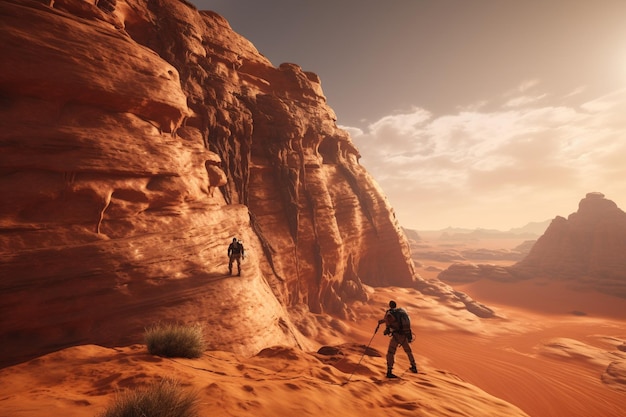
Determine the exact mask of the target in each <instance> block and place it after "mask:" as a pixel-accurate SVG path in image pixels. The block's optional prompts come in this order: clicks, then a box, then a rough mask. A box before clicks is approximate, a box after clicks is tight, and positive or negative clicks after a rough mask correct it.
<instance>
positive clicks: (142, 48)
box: [0, 0, 431, 363]
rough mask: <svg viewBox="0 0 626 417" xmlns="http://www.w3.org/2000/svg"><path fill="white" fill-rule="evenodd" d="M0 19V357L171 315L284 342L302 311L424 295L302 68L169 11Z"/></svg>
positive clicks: (228, 346) (140, 3)
mask: <svg viewBox="0 0 626 417" xmlns="http://www.w3.org/2000/svg"><path fill="white" fill-rule="evenodd" d="M0 15H2V19H1V21H0V35H1V38H2V42H0V54H1V55H2V57H3V58H2V60H1V61H0V122H1V124H2V126H3V129H2V130H1V131H0V146H1V148H2V153H1V156H0V192H1V193H2V204H1V205H0V309H1V312H2V317H3V320H2V321H1V322H0V335H2V337H3V340H10V341H11V342H10V343H7V344H5V345H4V346H3V350H2V355H1V356H2V359H1V360H2V361H3V363H11V362H15V361H18V360H20V359H21V358H25V357H29V356H33V355H36V354H40V353H43V352H47V351H51V350H54V349H58V348H60V347H64V346H69V345H72V344H76V343H97V344H102V345H108V346H114V345H116V344H122V343H128V342H137V341H141V340H140V339H141V337H142V330H143V328H144V327H145V326H147V325H149V324H151V323H152V322H154V321H159V320H172V319H176V320H179V321H182V322H189V321H199V322H201V323H204V324H206V327H207V333H209V329H210V336H208V337H207V339H208V340H207V342H208V344H209V348H215V349H222V350H230V351H234V352H237V353H241V354H254V353H256V352H258V351H259V350H260V349H261V348H263V347H265V346H268V345H272V344H285V345H290V346H304V345H305V344H306V341H305V340H304V339H303V338H302V337H301V335H300V333H299V332H298V330H297V323H296V324H294V323H295V319H296V318H297V317H298V314H299V313H300V312H302V311H305V312H306V311H311V312H315V313H332V314H337V315H340V316H343V317H345V316H348V315H349V314H350V311H349V309H347V307H346V302H348V301H352V300H365V299H367V294H366V291H365V289H364V287H363V285H364V284H369V285H395V286H417V287H419V286H420V285H426V286H428V287H430V286H431V284H426V283H424V282H422V281H421V280H420V278H419V277H418V276H417V275H416V274H415V272H414V268H413V264H412V262H411V259H410V252H409V248H408V244H407V242H406V239H405V237H404V235H403V233H402V231H401V229H400V227H399V225H398V223H397V221H396V219H395V216H394V213H393V211H392V209H391V207H390V206H389V203H388V202H387V200H386V198H385V197H384V195H383V193H382V192H381V190H380V189H379V187H378V186H377V185H376V184H375V182H374V181H373V180H372V179H371V178H370V176H369V175H368V173H367V172H366V171H365V170H364V169H363V168H362V167H361V166H360V165H359V163H358V159H359V153H358V151H357V149H356V148H355V147H354V145H353V144H352V142H351V140H350V138H349V136H348V134H347V133H346V132H345V131H343V130H341V129H338V128H337V126H336V123H335V115H334V113H333V111H332V110H331V109H330V108H329V107H328V106H327V104H326V99H325V97H324V95H323V93H322V88H321V84H320V80H319V78H318V77H317V76H316V75H315V74H312V73H309V72H305V71H303V70H302V69H301V68H300V67H298V66H297V65H294V64H282V65H280V66H279V67H277V68H276V67H274V66H273V65H272V64H271V63H270V62H269V61H268V60H267V59H266V58H265V57H263V56H262V55H261V54H260V53H259V52H258V51H257V50H256V49H255V48H254V46H253V45H252V44H251V43H250V42H249V41H247V40H246V39H244V38H242V37H241V36H240V35H238V34H237V33H235V32H233V31H232V30H231V28H230V27H229V25H228V23H227V22H226V21H225V20H224V19H223V18H222V17H220V16H218V15H216V14H214V13H211V12H199V11H198V10H196V9H195V8H194V7H193V6H191V5H189V4H186V3H185V2H180V1H175V0H150V1H146V0H117V1H115V0H100V1H97V2H85V1H83V0H56V1H54V2H49V1H37V0H5V1H2V2H0ZM233 236H236V237H238V238H241V239H242V240H243V242H244V244H245V246H246V249H247V255H248V256H247V257H246V260H245V261H244V274H243V277H241V278H236V277H233V278H231V277H227V276H225V274H226V271H227V259H226V249H227V246H228V243H229V242H230V240H231V239H232V238H233ZM294 311H295V312H298V314H296V313H293V312H294ZM289 312H292V314H290V313H289ZM231 313H232V314H231ZM229 317H236V319H232V318H229ZM242 318H244V319H243V320H242ZM138 338H139V340H138Z"/></svg>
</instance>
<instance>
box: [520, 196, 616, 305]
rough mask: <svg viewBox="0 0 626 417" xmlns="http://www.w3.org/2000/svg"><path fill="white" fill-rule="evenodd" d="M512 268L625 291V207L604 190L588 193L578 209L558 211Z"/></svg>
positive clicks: (579, 283)
mask: <svg viewBox="0 0 626 417" xmlns="http://www.w3.org/2000/svg"><path fill="white" fill-rule="evenodd" d="M511 269H512V272H513V273H515V274H517V275H522V276H537V275H540V276H547V277H553V278H556V279H566V280H570V281H572V282H576V283H577V284H578V285H579V286H582V287H590V288H596V289H599V290H601V291H603V292H606V293H608V294H612V295H619V296H622V297H626V213H624V212H623V211H622V210H621V209H619V208H618V207H617V205H616V204H615V203H614V202H613V201H611V200H608V199H606V198H605V197H604V195H603V194H602V193H597V192H595V193H589V194H587V196H586V197H585V198H584V199H582V200H581V201H580V204H579V205H578V211H577V212H576V213H572V214H570V215H569V216H568V218H567V219H565V218H563V217H556V218H555V219H554V220H553V221H552V223H551V224H550V226H549V227H548V229H547V230H546V232H545V234H544V235H543V236H541V237H540V238H539V240H538V241H537V242H536V243H535V245H534V246H533V248H532V249H531V251H530V253H529V254H528V255H527V256H526V257H525V258H524V259H523V260H522V261H520V262H518V263H517V264H516V265H514V266H513V267H512V268H511Z"/></svg>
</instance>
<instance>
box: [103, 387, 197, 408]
mask: <svg viewBox="0 0 626 417" xmlns="http://www.w3.org/2000/svg"><path fill="white" fill-rule="evenodd" d="M197 416H198V395H197V393H196V392H191V391H185V390H184V389H183V388H182V387H181V386H180V384H179V383H178V382H177V381H174V380H171V379H163V380H161V381H159V382H155V383H154V384H152V385H150V386H148V387H144V388H139V389H136V390H132V391H124V392H121V393H119V394H117V396H116V397H115V399H114V400H113V402H112V403H111V404H110V405H109V407H108V408H107V409H106V410H105V411H104V412H103V413H102V414H100V417H197Z"/></svg>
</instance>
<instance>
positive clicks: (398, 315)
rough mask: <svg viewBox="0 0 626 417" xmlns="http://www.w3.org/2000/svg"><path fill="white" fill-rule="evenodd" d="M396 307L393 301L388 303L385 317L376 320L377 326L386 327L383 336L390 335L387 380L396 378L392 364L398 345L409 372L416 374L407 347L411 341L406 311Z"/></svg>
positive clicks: (411, 355)
mask: <svg viewBox="0 0 626 417" xmlns="http://www.w3.org/2000/svg"><path fill="white" fill-rule="evenodd" d="M396 307H397V305H396V302H395V301H393V300H392V301H389V310H387V312H385V317H384V318H382V319H381V320H378V324H379V325H380V324H383V323H385V324H386V325H387V327H386V328H385V331H384V332H383V334H384V335H385V336H386V335H391V340H390V341H389V348H388V349H387V378H397V376H395V375H394V374H393V364H394V357H395V355H396V349H397V348H398V345H401V346H402V348H403V349H404V351H405V352H406V355H407V356H408V358H409V362H411V368H409V369H410V371H411V372H413V373H414V374H416V373H417V365H416V364H415V358H413V352H412V351H411V346H410V345H409V343H410V342H412V341H413V333H412V332H411V322H410V320H409V316H408V314H407V313H406V311H404V310H403V309H401V308H396Z"/></svg>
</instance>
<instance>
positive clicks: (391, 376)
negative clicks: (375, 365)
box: [386, 371, 397, 378]
mask: <svg viewBox="0 0 626 417" xmlns="http://www.w3.org/2000/svg"><path fill="white" fill-rule="evenodd" d="M386 376H387V378H397V376H396V375H394V374H393V373H392V372H391V371H387V375H386Z"/></svg>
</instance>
